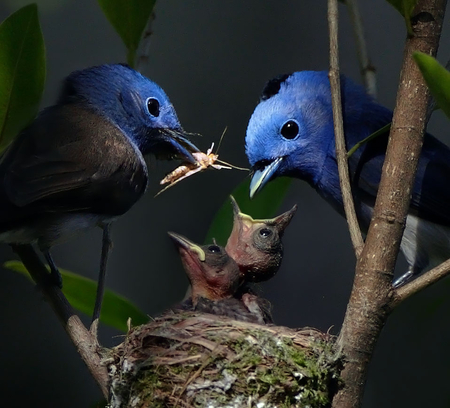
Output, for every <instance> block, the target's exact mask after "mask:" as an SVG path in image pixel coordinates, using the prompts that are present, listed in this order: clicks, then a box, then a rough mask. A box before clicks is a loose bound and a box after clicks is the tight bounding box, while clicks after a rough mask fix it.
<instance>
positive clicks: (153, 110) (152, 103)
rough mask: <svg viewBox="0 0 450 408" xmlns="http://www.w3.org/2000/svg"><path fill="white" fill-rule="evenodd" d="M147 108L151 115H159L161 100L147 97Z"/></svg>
mask: <svg viewBox="0 0 450 408" xmlns="http://www.w3.org/2000/svg"><path fill="white" fill-rule="evenodd" d="M147 110H148V113H150V115H152V116H154V117H155V118H156V117H158V116H159V102H158V99H155V98H148V99H147Z"/></svg>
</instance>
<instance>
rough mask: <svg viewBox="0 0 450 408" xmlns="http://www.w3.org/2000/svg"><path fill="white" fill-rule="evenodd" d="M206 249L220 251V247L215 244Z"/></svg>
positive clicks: (214, 251)
mask: <svg viewBox="0 0 450 408" xmlns="http://www.w3.org/2000/svg"><path fill="white" fill-rule="evenodd" d="M208 251H209V252H213V253H219V252H220V248H219V247H218V246H217V245H210V246H209V247H208Z"/></svg>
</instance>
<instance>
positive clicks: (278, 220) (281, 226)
mask: <svg viewBox="0 0 450 408" xmlns="http://www.w3.org/2000/svg"><path fill="white" fill-rule="evenodd" d="M296 211H297V204H295V205H294V206H293V207H292V208H291V209H290V210H289V211H286V212H285V213H283V214H281V215H279V216H278V217H275V218H273V219H272V220H270V222H272V223H273V224H274V225H275V226H276V228H277V230H278V234H279V235H280V237H282V236H283V232H284V230H285V229H286V227H287V226H288V225H289V223H290V222H291V220H292V217H293V216H294V215H295V212H296Z"/></svg>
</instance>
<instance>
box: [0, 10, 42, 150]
mask: <svg viewBox="0 0 450 408" xmlns="http://www.w3.org/2000/svg"><path fill="white" fill-rule="evenodd" d="M44 84H45V45H44V38H43V37H42V32H41V28H40V26H39V19H38V13H37V6H36V4H30V5H29V6H26V7H23V8H21V9H20V10H19V11H17V12H15V13H14V14H12V15H11V16H9V17H8V18H7V19H6V20H5V21H3V23H1V24H0V152H1V151H3V150H4V149H5V148H6V147H7V146H8V145H9V143H10V142H11V141H12V140H13V139H14V137H15V136H16V135H17V134H18V133H19V132H20V131H21V130H22V129H23V128H24V127H25V126H26V125H27V124H28V123H29V122H30V121H31V120H33V119H34V117H35V116H36V113H37V111H38V109H39V103H40V101H41V96H42V92H43V90H44Z"/></svg>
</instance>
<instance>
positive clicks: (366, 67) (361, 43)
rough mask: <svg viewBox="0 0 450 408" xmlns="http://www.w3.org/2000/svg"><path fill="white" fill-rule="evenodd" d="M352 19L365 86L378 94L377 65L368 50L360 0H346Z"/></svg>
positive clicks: (370, 93)
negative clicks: (373, 62)
mask: <svg viewBox="0 0 450 408" xmlns="http://www.w3.org/2000/svg"><path fill="white" fill-rule="evenodd" d="M345 4H346V5H347V8H348V12H349V15H350V20H351V22H352V26H353V31H354V34H355V41H356V53H357V54H358V61H359V69H360V71H361V76H362V77H363V81H364V86H365V87H366V91H367V93H368V94H369V95H372V96H373V97H376V96H377V77H376V74H375V67H374V66H373V65H372V62H371V61H370V58H369V54H368V52H367V44H366V36H365V35H364V27H363V23H362V18H361V14H360V12H359V6H358V0H346V1H345Z"/></svg>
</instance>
